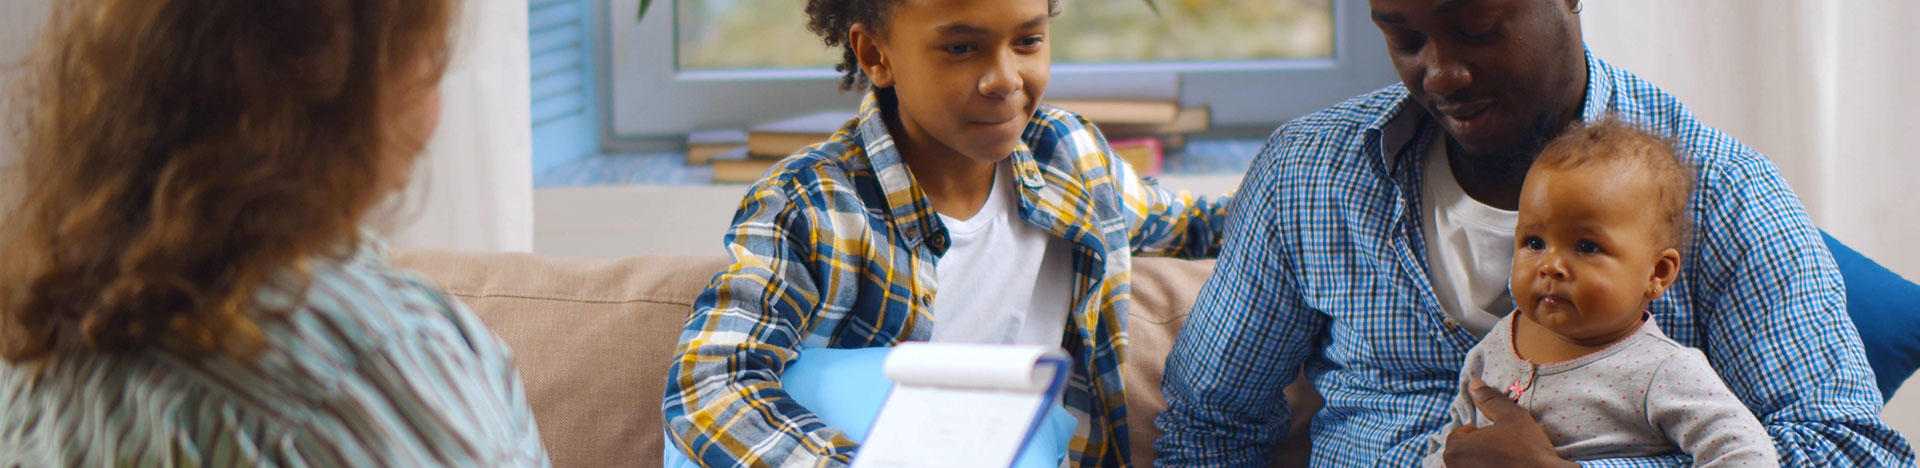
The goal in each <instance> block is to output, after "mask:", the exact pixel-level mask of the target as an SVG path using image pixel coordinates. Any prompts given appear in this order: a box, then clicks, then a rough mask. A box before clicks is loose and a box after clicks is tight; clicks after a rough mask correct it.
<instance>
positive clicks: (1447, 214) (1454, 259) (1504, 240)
mask: <svg viewBox="0 0 1920 468" xmlns="http://www.w3.org/2000/svg"><path fill="white" fill-rule="evenodd" d="M1445 138H1446V135H1444V134H1436V135H1434V137H1433V138H1432V143H1428V144H1427V151H1426V154H1425V156H1424V157H1425V158H1426V175H1425V176H1424V178H1423V180H1422V181H1421V184H1420V186H1421V187H1422V188H1421V194H1422V195H1421V198H1422V199H1423V200H1425V201H1426V212H1425V213H1423V214H1422V215H1421V218H1420V230H1421V233H1422V234H1424V235H1425V236H1426V238H1427V239H1426V240H1427V273H1428V275H1429V276H1431V277H1432V278H1433V294H1434V295H1435V296H1437V297H1438V298H1439V300H1440V310H1442V311H1445V312H1446V314H1447V318H1450V319H1453V321H1455V322H1458V323H1459V324H1460V326H1462V327H1464V328H1466V330H1467V331H1468V332H1472V333H1473V335H1474V336H1477V337H1484V336H1486V335H1487V331H1488V330H1492V329H1493V325H1494V323H1495V322H1499V321H1500V318H1501V317H1505V316H1506V315H1507V314H1508V313H1510V312H1512V311H1513V295H1512V293H1510V292H1508V290H1507V277H1508V276H1509V275H1510V274H1511V273H1512V271H1513V228H1514V226H1515V225H1516V224H1518V223H1519V213H1517V212H1513V211H1507V210H1502V209H1499V208H1494V207H1491V206H1487V205H1486V204H1485V203H1480V202H1479V201H1478V200H1474V199H1473V197H1470V196H1467V193H1466V191H1464V190H1462V189H1461V188H1460V180H1459V179H1456V178H1454V176H1453V167H1452V166H1451V164H1450V163H1448V162H1447V143H1446V140H1445Z"/></svg>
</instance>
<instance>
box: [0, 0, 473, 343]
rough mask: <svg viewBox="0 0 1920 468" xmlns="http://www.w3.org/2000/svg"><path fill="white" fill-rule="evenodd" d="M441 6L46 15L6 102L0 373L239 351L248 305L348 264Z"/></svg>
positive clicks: (324, 5)
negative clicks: (52, 363)
mask: <svg viewBox="0 0 1920 468" xmlns="http://www.w3.org/2000/svg"><path fill="white" fill-rule="evenodd" d="M455 1H457V0H293V1H272V2H265V1H233V0H73V1H65V2H62V3H64V5H62V6H60V7H57V9H56V11H55V13H54V14H53V17H52V22H51V23H49V25H48V29H47V32H46V33H45V35H44V36H43V37H42V39H41V42H40V44H39V47H38V48H37V49H36V51H35V54H34V55H33V56H32V57H30V59H29V60H30V62H29V63H30V68H29V73H28V75H27V76H26V77H25V80H24V83H23V85H24V86H23V87H22V88H20V94H19V95H18V96H17V97H16V98H15V99H14V104H15V105H16V106H18V107H17V108H16V109H14V110H15V111H16V112H18V114H17V115H18V117H19V120H18V121H19V122H20V123H21V124H22V125H21V126H20V127H19V129H18V131H19V134H18V138H17V140H18V143H19V145H20V150H21V151H20V155H21V159H20V160H19V161H18V167H15V168H12V170H11V171H9V172H10V174H6V175H7V176H9V177H11V178H12V180H9V181H7V182H5V184H4V185H6V186H12V187H17V188H19V189H20V193H18V194H17V195H18V200H15V201H14V203H13V204H12V206H10V207H8V208H9V209H7V210H5V211H4V213H7V214H8V215H9V216H8V219H7V222H5V223H4V224H0V259H5V260H4V261H0V357H3V358H5V359H6V360H8V361H10V362H25V361H32V360H37V359H41V358H45V357H48V356H57V355H61V354H66V353H69V352H77V351H82V350H87V349H91V350H95V351H99V352H108V353H131V352H140V351H146V350H148V349H152V348H158V349H160V350H164V351H167V352H172V353H176V354H178V355H183V356H189V357H198V356H208V355H226V356H235V357H242V356H247V355H250V354H252V353H254V352H257V351H258V350H259V349H260V348H261V347H262V346H264V345H265V343H264V342H263V337H262V335H261V331H260V327H259V321H260V320H261V319H263V318H266V317H268V316H270V315H274V314H280V313H285V312H286V310H284V309H281V310H268V308H270V307H272V306H270V305H267V304H261V303H257V302H256V300H255V298H256V297H258V296H259V293H260V292H261V291H262V290H263V289H265V288H279V287H287V288H291V289H289V290H290V291H293V292H298V291H299V290H301V289H304V288H305V285H306V284H307V282H308V281H309V280H308V277H307V275H306V274H305V272H304V267H303V265H305V264H306V262H308V261H309V260H312V259H316V258H323V257H336V258H337V257H340V256H344V255H350V254H351V253H352V250H353V248H354V247H353V246H354V245H356V244H357V241H358V237H359V232H360V226H361V223H362V221H363V218H365V217H366V216H367V215H368V214H369V213H370V212H372V211H373V210H374V209H375V207H376V206H377V205H379V203H380V202H381V201H382V200H383V199H384V198H385V197H386V196H387V194H388V193H390V191H389V190H387V189H385V187H387V186H389V185H390V184H391V183H390V182H388V181H390V180H392V179H393V178H394V177H395V173H396V172H403V170H404V169H405V168H407V167H408V165H409V164H410V163H411V162H412V161H413V159H414V157H415V156H416V155H417V154H418V153H419V151H420V149H421V148H422V147H423V146H424V143H425V138H426V135H418V134H417V133H418V131H411V130H407V128H408V127H409V126H407V125H404V122H403V121H404V120H405V119H406V118H408V117H409V115H408V112H404V110H406V109H410V107H409V106H414V107H417V105H418V103H419V102H420V101H418V100H419V99H425V96H426V95H427V93H425V90H427V89H429V88H430V87H431V86H432V84H433V83H436V82H438V81H439V76H440V73H441V72H442V71H443V70H444V69H445V64H446V60H447V51H448V47H449V45H450V44H449V42H450V37H449V36H450V31H449V29H450V25H451V23H452V21H453V15H454V14H455V10H456V8H457V5H456V4H455ZM402 177H403V176H402ZM296 297H297V296H296Z"/></svg>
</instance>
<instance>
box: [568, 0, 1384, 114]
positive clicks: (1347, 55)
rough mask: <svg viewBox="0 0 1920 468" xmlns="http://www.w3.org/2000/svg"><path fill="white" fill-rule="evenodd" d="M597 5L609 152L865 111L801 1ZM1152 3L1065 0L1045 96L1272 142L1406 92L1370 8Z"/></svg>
mask: <svg viewBox="0 0 1920 468" xmlns="http://www.w3.org/2000/svg"><path fill="white" fill-rule="evenodd" d="M536 1H537V0H536ZM596 1H601V2H607V3H606V4H605V5H604V7H606V8H607V14H606V15H604V18H605V19H604V23H603V24H604V26H605V27H606V31H607V34H606V37H607V39H608V40H609V43H608V44H610V47H607V48H606V50H607V51H608V52H609V53H608V54H606V55H605V56H604V57H603V58H602V60H603V62H602V63H603V64H604V65H605V67H604V69H605V70H606V71H607V73H606V74H605V75H603V78H604V79H605V80H606V86H605V88H604V89H605V90H606V91H607V95H606V99H604V101H605V102H606V103H607V104H608V105H607V106H606V108H605V109H603V110H602V115H603V116H604V117H605V119H606V120H605V121H604V122H603V124H602V127H601V128H602V129H604V134H605V135H607V138H606V139H605V140H604V141H605V142H606V143H607V145H608V146H611V147H615V148H646V147H662V146H666V145H670V144H675V143H677V142H679V141H680V140H679V138H680V136H681V135H684V134H685V133H686V132H688V131H690V130H694V129H701V128H738V127H744V126H748V125H751V124H753V123H756V122H763V121H766V120H768V119H773V118H781V117H787V116H793V115H800V114H805V113H809V112H813V111H817V110H820V109H831V108H840V109H851V108H853V107H854V106H855V105H857V103H858V101H859V98H860V96H859V95H858V93H848V94H842V93H840V92H839V90H838V87H837V86H838V82H839V81H838V78H839V75H838V73H836V72H834V71H833V70H832V65H833V64H836V63H838V62H839V59H838V53H837V51H834V50H829V49H827V48H826V47H825V46H824V45H822V44H821V43H820V41H819V39H818V38H817V37H815V36H814V35H813V34H812V33H809V32H807V30H806V27H805V22H806V19H805V15H804V13H803V11H802V9H803V8H804V5H805V2H803V1H799V0H777V1H775V0H656V1H653V2H651V6H650V7H649V11H648V12H647V14H646V15H644V16H640V15H639V11H638V8H639V4H640V3H641V2H640V0H596ZM1157 3H1158V6H1159V8H1160V14H1159V15H1155V14H1154V12H1153V11H1152V10H1150V9H1149V8H1148V7H1147V5H1146V4H1145V3H1143V2H1141V1H1139V0H1060V6H1061V11H1062V14H1061V16H1060V17H1058V18H1056V19H1055V22H1054V26H1053V31H1054V38H1055V39H1054V40H1053V43H1052V45H1053V53H1054V69H1053V79H1052V85H1050V87H1049V88H1048V96H1049V97H1056V98H1066V97H1079V98H1115V97H1133V96H1129V95H1128V93H1131V92H1134V91H1136V90H1139V89H1151V88H1161V89H1167V90H1168V91H1167V93H1166V94H1167V96H1166V97H1173V96H1176V95H1177V96H1178V97H1179V98H1180V99H1181V100H1182V101H1184V102H1185V103H1187V104H1206V105H1209V106H1211V107H1212V110H1213V123H1214V127H1215V128H1248V129H1263V130H1271V129H1272V128H1273V127H1276V126H1278V125H1279V124H1280V123H1281V122H1284V121H1286V120H1289V119H1292V118H1294V117H1298V116H1301V115H1304V114H1307V113H1309V112H1313V111H1316V110H1319V109H1321V108H1324V107H1326V106H1329V105H1332V104H1334V103H1337V102H1339V101H1341V100H1343V99H1346V98H1349V97H1352V96H1355V95H1359V94H1362V93H1365V92H1368V91H1371V90H1374V89H1377V88H1379V87H1381V86H1384V85H1386V84H1388V83H1392V82H1393V81H1394V80H1395V77H1394V74H1393V71H1392V68H1391V66H1390V64H1389V63H1388V62H1387V57H1386V54H1385V53H1384V51H1385V48H1386V46H1385V45H1384V43H1383V42H1382V39H1381V37H1380V34H1379V32H1378V31H1376V30H1375V29H1374V27H1373V25H1372V24H1371V23H1370V22H1369V21H1368V20H1367V7H1366V4H1365V2H1351V1H1346V2H1343V1H1337V0H1159V1H1158V2H1157ZM636 17H639V18H641V19H640V21H635V20H634V19H635V18H636ZM1138 97H1147V98H1157V97H1161V96H1138Z"/></svg>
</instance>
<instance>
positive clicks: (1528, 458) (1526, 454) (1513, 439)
mask: <svg viewBox="0 0 1920 468" xmlns="http://www.w3.org/2000/svg"><path fill="white" fill-rule="evenodd" d="M1467 388H1468V391H1469V393H1470V394H1471V395H1470V396H1472V397H1473V405H1474V407H1476V408H1479V409H1480V414H1484V415H1486V416H1487V419H1491V420H1493V422H1494V424H1491V425H1488V426H1487V427H1475V426H1474V425H1473V424H1466V425H1463V426H1460V428H1459V429H1454V430H1453V433H1451V434H1447V452H1446V453H1444V454H1442V455H1441V457H1442V458H1444V459H1446V461H1447V466H1451V467H1479V466H1572V467H1577V466H1579V464H1577V463H1574V462H1570V461H1567V460H1565V459H1561V458H1560V455H1559V454H1558V453H1555V452H1554V451H1553V441H1550V440H1547V432H1546V430H1543V429H1541V428H1540V423H1537V422H1534V420H1533V415H1532V414H1529V413H1527V410H1526V409H1525V408H1521V407H1520V405H1517V404H1514V402H1513V400H1510V399H1507V396H1506V395H1505V394H1502V393H1500V391H1499V390H1494V389H1493V388H1492V387H1488V386H1487V384H1486V382H1481V381H1480V379H1473V382H1471V383H1469V384H1467Z"/></svg>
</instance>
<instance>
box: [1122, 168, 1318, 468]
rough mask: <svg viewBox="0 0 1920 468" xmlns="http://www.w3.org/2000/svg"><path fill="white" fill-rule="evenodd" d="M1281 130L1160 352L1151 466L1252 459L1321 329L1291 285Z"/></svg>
mask: <svg viewBox="0 0 1920 468" xmlns="http://www.w3.org/2000/svg"><path fill="white" fill-rule="evenodd" d="M1281 143H1282V140H1281V139H1280V137H1279V136H1276V137H1274V139H1272V140H1269V141H1268V142H1267V146H1266V149H1264V150H1262V155H1261V157H1260V158H1259V159H1257V162H1256V163H1255V164H1254V168H1253V169H1252V170H1251V171H1249V173H1248V175H1247V179H1246V181H1245V182H1243V183H1242V185H1241V188H1240V190H1239V193H1240V194H1239V195H1238V196H1236V197H1235V198H1234V200H1233V201H1232V204H1233V206H1232V207H1231V209H1230V210H1229V211H1228V212H1229V213H1231V214H1230V215H1229V217H1228V220H1227V222H1226V226H1227V241H1226V247H1225V249H1224V250H1223V251H1222V253H1221V257H1220V262H1219V263H1218V264H1217V266H1216V267H1215V271H1214V274H1213V277H1212V278H1210V279H1208V280H1207V283H1206V285H1205V286H1204V287H1202V289H1201V291H1200V298H1199V300H1198V302H1197V303H1196V304H1194V308H1193V313H1192V314H1191V315H1190V316H1189V317H1188V318H1187V323H1186V326H1185V328H1183V329H1181V330H1180V336H1179V337H1178V338H1176V339H1175V341H1174V344H1173V349H1172V351H1171V352H1170V353H1169V354H1168V356H1167V368H1166V377H1165V378H1164V379H1163V383H1162V387H1161V390H1162V392H1163V393H1164V394H1165V395H1166V398H1167V411H1166V412H1164V413H1161V414H1160V416H1159V417H1158V418H1157V419H1156V420H1155V422H1154V424H1155V425H1156V426H1158V427H1159V428H1160V429H1161V430H1162V431H1163V432H1164V434H1163V435H1161V436H1160V439H1159V440H1158V441H1157V442H1155V443H1154V448H1156V449H1157V450H1158V451H1159V452H1160V458H1159V459H1158V460H1157V461H1156V464H1157V465H1158V466H1162V467H1174V466H1256V465H1259V464H1263V463H1265V462H1266V460H1267V451H1268V450H1267V449H1268V447H1269V446H1271V445H1272V444H1273V443H1274V441H1275V440H1276V439H1278V438H1279V437H1280V436H1281V435H1282V434H1283V433H1284V432H1285V431H1286V426H1287V421H1288V414H1287V409H1286V408H1287V405H1286V401H1285V400H1286V398H1285V396H1283V394H1282V392H1281V390H1282V389H1283V388H1285V387H1286V386H1287V384H1288V383H1290V382H1292V381H1293V380H1294V378H1295V377H1296V376H1298V375H1299V372H1300V366H1301V363H1302V362H1303V361H1305V359H1306V357H1307V354H1308V352H1309V351H1310V349H1309V346H1308V344H1309V342H1310V341H1311V340H1312V338H1313V337H1314V336H1316V335H1317V334H1319V333H1321V331H1322V330H1323V329H1325V327H1326V324H1327V320H1326V317H1325V316H1324V315H1321V314H1317V313H1315V312H1313V311H1311V310H1307V309H1306V307H1305V306H1304V304H1303V302H1302V300H1301V296H1300V294H1299V292H1298V291H1297V290H1296V289H1295V288H1294V287H1293V286H1292V285H1291V284H1290V283H1289V281H1290V280H1289V279H1288V278H1287V272H1288V271H1289V268H1288V266H1287V264H1288V262H1289V260H1288V255H1287V254H1286V253H1284V252H1282V250H1283V249H1282V244H1283V243H1284V242H1286V239H1284V237H1285V236H1288V235H1292V233H1291V232H1292V231H1290V230H1283V229H1282V228H1281V224H1282V222H1283V220H1282V219H1281V218H1280V216H1281V215H1282V213H1281V212H1279V211H1278V210H1279V209H1280V205H1279V203H1280V201H1281V199H1280V197H1279V195H1278V192H1279V190H1280V189H1281V187H1280V186H1279V180H1278V178H1279V170H1278V167H1277V166H1278V164H1279V158H1278V157H1277V156H1278V155H1277V154H1276V153H1277V152H1279V151H1282V150H1283V148H1284V145H1282V144H1281Z"/></svg>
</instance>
